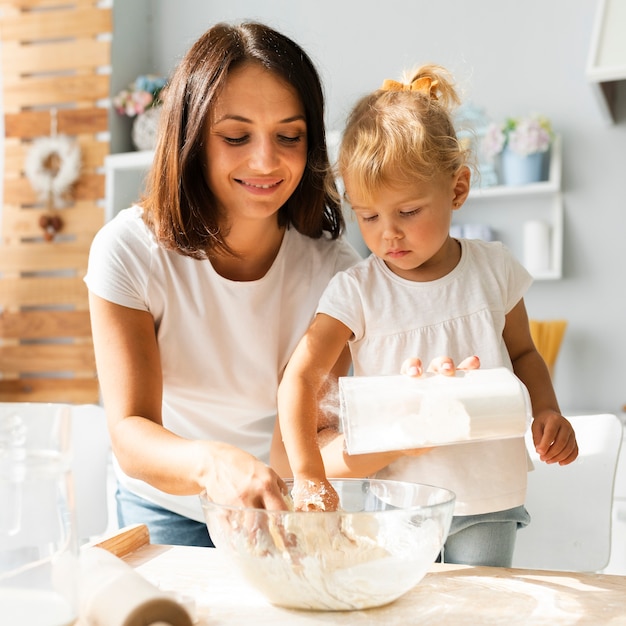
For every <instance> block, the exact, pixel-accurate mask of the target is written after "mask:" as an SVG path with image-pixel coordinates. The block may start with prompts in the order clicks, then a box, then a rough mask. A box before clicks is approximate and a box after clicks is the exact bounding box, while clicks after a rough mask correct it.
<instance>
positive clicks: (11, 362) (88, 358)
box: [0, 343, 96, 374]
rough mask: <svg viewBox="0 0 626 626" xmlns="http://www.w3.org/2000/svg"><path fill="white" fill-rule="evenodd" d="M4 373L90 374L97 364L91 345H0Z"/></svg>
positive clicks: (0, 357) (0, 358) (0, 360)
mask: <svg viewBox="0 0 626 626" xmlns="http://www.w3.org/2000/svg"><path fill="white" fill-rule="evenodd" d="M0 363H2V370H3V371H5V372H20V373H22V374H23V373H28V372H33V373H36V372H93V373H94V374H95V371H96V360H95V356H94V351H93V345H92V344H91V343H83V344H80V343H55V344H17V345H0Z"/></svg>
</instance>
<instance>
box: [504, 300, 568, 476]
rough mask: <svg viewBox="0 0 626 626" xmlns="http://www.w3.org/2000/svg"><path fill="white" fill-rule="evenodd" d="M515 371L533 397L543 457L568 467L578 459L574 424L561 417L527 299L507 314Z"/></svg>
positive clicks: (536, 438)
mask: <svg viewBox="0 0 626 626" xmlns="http://www.w3.org/2000/svg"><path fill="white" fill-rule="evenodd" d="M502 336H503V338H504V342H505V343H506V347H507V350H508V352H509V356H510V357H511V362H512V363H513V371H514V372H515V374H516V376H517V377H518V378H519V379H520V380H521V381H522V382H523V383H524V384H525V385H526V388H527V389H528V393H529V395H530V399H531V404H532V411H533V417H534V419H533V423H532V426H531V428H532V434H533V442H534V444H535V448H536V450H537V453H538V454H539V458H540V459H541V460H542V461H545V462H546V463H559V464H560V465H567V464H569V463H571V462H572V461H574V460H575V459H576V457H577V456H578V445H577V443H576V436H575V434H574V430H573V428H572V426H571V424H570V423H569V422H568V421H567V420H566V419H565V418H564V417H563V416H562V415H561V409H560V408H559V404H558V402H557V399H556V394H555V392H554V387H553V386H552V380H551V378H550V372H549V370H548V367H547V365H546V363H545V361H544V360H543V358H542V357H541V355H540V354H539V352H538V351H537V348H536V347H535V344H534V343H533V340H532V336H531V334H530V326H529V323H528V314H527V313H526V306H525V304H524V300H523V299H522V300H520V301H519V302H518V303H517V304H516V305H515V307H513V309H512V310H511V311H510V312H509V313H508V314H507V316H506V322H505V326H504V331H503V333H502Z"/></svg>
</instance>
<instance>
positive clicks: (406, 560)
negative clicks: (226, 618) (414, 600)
mask: <svg viewBox="0 0 626 626" xmlns="http://www.w3.org/2000/svg"><path fill="white" fill-rule="evenodd" d="M396 513H397V514H396ZM377 515H378V517H376V516H375V515H374V514H367V513H358V514H355V515H349V514H346V515H344V516H343V517H342V518H338V517H337V516H335V515H333V514H329V513H295V514H293V515H287V516H286V518H285V519H286V522H285V526H284V527H283V528H279V527H277V526H276V524H273V528H269V529H265V531H263V530H262V529H257V531H256V532H255V533H253V534H251V533H250V528H249V527H248V528H247V529H245V528H239V529H238V530H235V533H234V535H233V533H232V528H231V533H230V537H229V539H230V541H231V542H232V543H233V544H235V545H234V547H235V548H236V549H237V551H238V554H237V555H236V558H237V560H238V564H239V566H240V568H241V571H242V573H243V574H244V576H245V577H246V578H247V579H248V581H249V582H250V583H252V585H253V586H254V587H256V588H257V589H259V590H260V591H261V592H262V593H263V594H264V595H265V596H266V597H267V599H268V600H269V601H270V602H271V603H272V604H276V605H279V606H285V607H291V608H305V609H323V610H346V609H363V608H368V607H372V606H381V605H383V604H387V603H389V602H391V601H393V600H395V599H396V598H398V597H399V596H401V595H402V594H404V593H406V592H407V591H408V590H409V589H411V588H413V587H414V586H415V585H416V584H417V583H418V582H419V581H420V580H421V578H422V577H423V576H424V574H425V573H426V572H427V570H428V568H429V567H430V565H431V564H432V563H433V561H434V560H435V557H436V556H437V554H438V553H439V549H440V547H441V542H442V537H441V528H440V526H439V525H438V524H437V523H436V522H435V521H432V520H424V521H423V522H422V523H421V525H420V526H419V527H417V526H416V525H415V524H413V523H411V522H410V520H409V515H407V514H406V513H405V512H401V511H397V512H395V511H386V512H385V513H384V514H383V515H381V514H380V513H378V514H377ZM340 519H341V522H340V521H339V520H340ZM380 520H384V522H381V521H380ZM338 524H341V526H338ZM268 531H269V532H268ZM287 546H291V547H290V548H288V547H287Z"/></svg>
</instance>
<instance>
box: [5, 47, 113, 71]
mask: <svg viewBox="0 0 626 626" xmlns="http://www.w3.org/2000/svg"><path fill="white" fill-rule="evenodd" d="M110 58H111V42H110V41H106V40H101V39H76V40H73V41H63V42H54V43H49V44H41V45H36V46H34V45H22V44H20V43H18V42H15V41H7V42H5V43H4V44H3V46H2V70H3V72H4V73H5V74H35V73H41V72H59V71H64V70H76V69H84V68H94V67H105V66H108V65H109V63H110Z"/></svg>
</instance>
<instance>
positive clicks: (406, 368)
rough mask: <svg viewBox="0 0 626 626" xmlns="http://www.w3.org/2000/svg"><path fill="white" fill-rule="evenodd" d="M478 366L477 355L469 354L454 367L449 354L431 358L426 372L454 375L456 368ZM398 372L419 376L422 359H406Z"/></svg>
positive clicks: (421, 369)
mask: <svg viewBox="0 0 626 626" xmlns="http://www.w3.org/2000/svg"><path fill="white" fill-rule="evenodd" d="M479 367H480V359H479V358H478V357H477V356H469V357H467V358H466V359H463V360H462V361H461V362H460V363H459V364H458V365H457V366H456V367H455V365H454V361H453V360H452V359H451V358H450V357H449V356H440V357H438V358H436V359H433V360H432V361H431V362H430V365H429V366H428V370H427V371H428V372H432V373H434V374H443V375H444V376H454V374H455V373H456V371H457V370H477V369H478V368H479ZM400 373H401V374H405V375H407V376H421V375H422V374H423V373H424V372H423V368H422V361H421V360H420V359H419V358H417V357H413V358H411V359H406V361H404V363H402V367H401V368H400Z"/></svg>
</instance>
